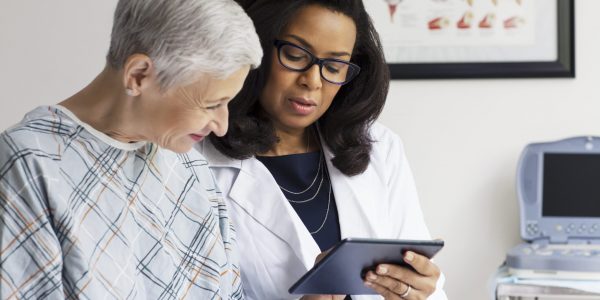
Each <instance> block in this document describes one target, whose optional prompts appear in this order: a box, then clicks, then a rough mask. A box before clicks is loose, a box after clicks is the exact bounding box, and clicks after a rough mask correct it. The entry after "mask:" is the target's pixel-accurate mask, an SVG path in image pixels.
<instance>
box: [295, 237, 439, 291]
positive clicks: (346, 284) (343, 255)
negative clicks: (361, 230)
mask: <svg viewBox="0 0 600 300" xmlns="http://www.w3.org/2000/svg"><path fill="white" fill-rule="evenodd" d="M443 246H444V241H442V240H386V239H362V238H346V239H344V240H342V241H341V242H339V243H338V244H337V245H336V246H334V247H333V248H332V249H331V251H329V253H327V255H326V256H325V257H323V259H321V260H320V261H319V262H318V263H316V264H315V265H314V266H313V268H312V269H310V270H309V271H308V272H306V274H304V275H303V276H302V277H301V278H300V279H299V280H298V281H297V282H296V283H294V285H292V287H290V289H289V292H290V294H306V295H308V294H325V295H372V294H376V292H375V291H374V290H373V289H371V288H368V287H366V286H365V285H364V283H363V278H364V275H365V274H366V272H367V271H368V270H373V269H374V268H375V267H376V266H377V265H378V264H381V263H389V264H395V265H402V266H406V267H410V266H409V265H408V264H406V263H405V262H404V260H403V255H404V253H405V252H406V251H408V250H410V251H413V252H415V253H419V254H421V255H424V256H427V257H429V258H432V257H433V256H434V255H435V254H436V253H437V252H438V251H439V250H440V249H441V248H442V247H443Z"/></svg>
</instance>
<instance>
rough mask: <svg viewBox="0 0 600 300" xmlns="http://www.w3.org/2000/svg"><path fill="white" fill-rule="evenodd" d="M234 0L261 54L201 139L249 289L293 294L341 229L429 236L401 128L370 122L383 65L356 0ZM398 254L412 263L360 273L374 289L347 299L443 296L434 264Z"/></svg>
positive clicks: (381, 91) (270, 295) (384, 82)
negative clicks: (217, 131) (216, 125)
mask: <svg viewBox="0 0 600 300" xmlns="http://www.w3.org/2000/svg"><path fill="white" fill-rule="evenodd" d="M239 2H246V3H241V4H242V6H244V7H245V9H246V12H247V13H248V15H250V17H251V18H252V19H253V21H254V23H255V27H256V29H257V32H258V34H259V36H260V39H261V42H262V47H263V51H264V53H265V56H264V57H263V62H262V66H261V67H260V68H259V69H257V70H256V71H251V73H250V75H249V76H248V78H247V80H246V82H245V85H244V87H243V88H242V91H241V92H240V93H239V94H238V96H237V97H236V98H235V99H234V100H233V101H232V102H231V103H230V107H229V109H230V124H231V126H230V130H229V132H228V133H227V135H225V136H224V137H223V138H219V137H217V136H212V137H211V139H210V141H204V142H203V143H200V144H197V149H198V150H199V151H200V152H202V153H203V154H204V155H205V156H206V158H207V159H208V161H210V162H211V164H212V171H213V173H214V175H215V177H216V180H217V182H218V184H219V185H220V187H221V189H222V192H223V195H225V196H226V199H227V201H228V204H229V209H230V213H231V219H232V221H233V223H234V225H236V229H237V231H238V242H239V245H240V248H241V249H243V250H242V253H241V255H242V257H241V270H242V279H243V284H244V290H245V293H246V296H247V297H248V298H250V299H288V298H293V296H292V295H290V294H288V292H287V290H288V288H289V287H290V286H291V285H292V284H293V283H294V282H295V281H296V280H297V279H298V278H300V277H301V276H302V275H303V274H304V273H305V272H306V271H307V270H308V269H310V268H311V267H312V266H313V264H314V262H315V258H316V257H317V256H318V255H319V254H320V253H321V252H323V251H326V250H327V249H329V248H330V247H332V246H333V245H334V244H335V243H337V242H338V241H340V239H341V238H345V237H370V238H398V239H429V238H430V236H429V233H428V230H427V227H426V225H425V223H424V219H423V215H422V212H421V208H420V206H419V202H418V198H417V193H416V190H415V185H414V183H413V178H412V174H411V171H410V169H409V166H408V163H407V161H406V157H405V155H404V151H403V148H402V144H401V142H400V139H399V138H398V136H397V135H396V134H394V133H393V132H391V131H390V130H389V129H387V128H385V127H384V126H382V125H380V124H376V123H374V120H375V119H376V118H377V117H378V115H379V113H380V112H381V110H382V109H383V106H384V102H385V98H386V96H387V91H388V83H389V74H388V69H387V66H386V64H385V60H384V57H383V53H382V50H381V44H380V42H379V39H378V35H377V33H376V31H375V30H374V28H373V25H372V23H371V20H370V18H369V16H368V15H367V13H366V12H365V9H364V7H363V4H362V1H361V0H352V1H349V0H347V1H315V0H280V1H272V0H262V1H261V0H259V1H239ZM404 260H405V261H406V262H407V263H408V264H410V265H411V266H413V267H414V270H409V269H407V268H403V267H400V266H397V265H379V266H378V267H377V268H376V272H369V273H368V274H367V275H366V276H365V285H367V286H369V287H371V288H373V289H374V290H375V291H376V292H377V293H378V294H380V295H381V296H362V297H361V296H353V297H352V298H353V299H380V298H381V297H383V298H385V299H410V300H413V299H426V298H428V299H446V296H445V294H444V292H443V290H442V289H441V286H442V284H443V283H442V282H443V279H440V270H439V268H438V267H437V266H436V265H435V264H434V263H432V262H431V261H430V260H428V259H427V258H426V257H423V256H420V255H417V254H415V253H412V252H407V253H406V254H405V257H404ZM314 297H315V296H305V299H310V298H314ZM316 298H319V299H327V298H329V299H332V298H336V299H337V298H339V299H343V298H344V296H341V297H340V296H336V297H333V296H317V297H316Z"/></svg>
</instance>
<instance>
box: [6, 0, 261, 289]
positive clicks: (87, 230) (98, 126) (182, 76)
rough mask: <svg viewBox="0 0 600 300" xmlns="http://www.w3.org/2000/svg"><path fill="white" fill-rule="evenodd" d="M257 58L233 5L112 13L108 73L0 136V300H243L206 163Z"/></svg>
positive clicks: (254, 42)
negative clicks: (209, 139) (203, 146)
mask: <svg viewBox="0 0 600 300" xmlns="http://www.w3.org/2000/svg"><path fill="white" fill-rule="evenodd" d="M261 57H262V50H261V48H260V44H259V40H258V37H257V35H256V32H255V31H254V26H253V24H252V21H251V20H250V19H249V18H248V16H247V15H246V14H245V13H244V11H243V10H242V8H240V7H239V5H237V4H236V3H235V2H233V1H232V0H211V1H203V0H121V1H119V3H118V5H117V8H116V12H115V18H114V24H113V31H112V39H111V44H110V50H109V53H108V56H107V65H106V67H105V69H104V70H103V71H102V72H101V73H100V74H99V75H98V76H97V78H96V79H94V80H93V81H92V82H91V83H90V84H89V85H88V86H87V87H85V88H84V89H82V90H81V91H80V92H78V93H77V94H75V95H73V96H72V97H70V98H68V99H66V100H65V101H63V102H61V103H59V104H58V105H54V106H45V107H39V108H37V109H35V110H33V111H31V112H30V113H28V114H27V115H26V116H25V118H24V119H23V121H21V122H20V123H19V124H17V125H15V126H14V127H12V128H10V129H9V130H7V131H5V132H3V133H2V134H1V135H0V208H1V209H0V279H1V280H0V295H1V296H2V298H3V299H41V298H44V299H65V298H66V299H107V298H109V299H126V298H127V299H146V298H148V299H163V298H168V299H175V298H178V299H181V298H190V299H232V298H233V299H238V298H242V297H243V294H242V290H241V284H240V282H241V280H240V279H239V265H238V248H237V247H236V244H235V237H234V232H233V230H232V227H231V226H230V221H229V218H228V213H227V210H226V207H225V205H224V202H223V199H222V197H221V195H220V193H219V191H218V189H217V188H216V186H215V183H214V181H213V177H212V175H211V173H210V170H209V169H208V167H207V162H206V161H205V159H204V158H203V157H202V156H201V155H200V154H199V153H197V152H196V151H193V150H192V151H190V149H191V148H192V145H193V144H194V143H195V142H198V141H200V140H202V139H203V138H204V137H205V136H207V135H209V134H210V133H214V134H215V135H218V136H222V135H223V134H225V132H226V130H227V123H228V121H227V117H228V111H227V103H228V101H229V100H230V99H231V98H233V97H234V96H235V95H236V94H237V93H238V91H239V90H240V88H241V86H242V84H243V82H244V79H245V78H246V75H247V74H248V71H249V69H250V68H253V67H256V66H258V65H259V64H260V60H261Z"/></svg>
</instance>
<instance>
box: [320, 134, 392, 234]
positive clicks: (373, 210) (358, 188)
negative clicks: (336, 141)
mask: <svg viewBox="0 0 600 300" xmlns="http://www.w3.org/2000/svg"><path fill="white" fill-rule="evenodd" d="M321 145H323V149H324V152H325V159H326V161H327V169H328V171H329V176H330V177H331V183H332V188H333V194H334V195H335V202H336V205H337V209H338V216H339V222H340V231H341V236H342V239H343V238H347V237H369V238H378V237H380V235H381V232H380V230H377V228H383V227H382V226H381V224H380V223H382V222H384V220H385V218H384V217H385V216H384V215H382V213H383V211H384V210H385V209H384V208H383V207H380V206H378V205H377V204H376V202H375V201H377V200H378V199H383V197H384V195H383V194H382V189H381V188H379V187H380V186H379V185H378V183H377V182H376V181H373V180H374V179H378V176H377V174H372V173H374V171H373V170H372V168H367V170H366V171H365V172H364V173H362V174H360V175H356V176H346V175H345V174H343V173H342V172H341V171H340V170H338V169H337V168H336V167H334V166H333V164H332V163H331V159H332V158H333V153H331V151H330V150H329V148H328V147H327V146H326V144H325V143H324V141H323V140H321Z"/></svg>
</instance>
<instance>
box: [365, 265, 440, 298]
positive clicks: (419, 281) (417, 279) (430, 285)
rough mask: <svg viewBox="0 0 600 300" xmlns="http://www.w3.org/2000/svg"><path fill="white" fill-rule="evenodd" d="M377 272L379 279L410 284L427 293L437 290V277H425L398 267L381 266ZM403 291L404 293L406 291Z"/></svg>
mask: <svg viewBox="0 0 600 300" xmlns="http://www.w3.org/2000/svg"><path fill="white" fill-rule="evenodd" d="M376 272H377V275H379V277H389V278H391V279H392V280H397V281H400V282H403V283H406V284H409V285H411V286H412V287H413V288H415V289H418V290H421V291H424V292H425V293H429V292H430V291H433V290H435V286H436V283H437V278H436V277H427V276H423V275H421V274H419V273H417V272H415V271H413V270H411V269H408V268H406V267H402V266H397V265H387V264H381V265H379V266H377V269H376ZM402 291H403V292H404V291H405V289H404V290H402ZM401 294H402V293H401Z"/></svg>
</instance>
